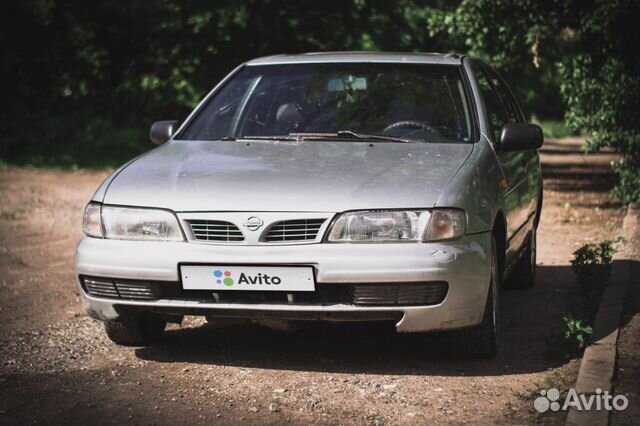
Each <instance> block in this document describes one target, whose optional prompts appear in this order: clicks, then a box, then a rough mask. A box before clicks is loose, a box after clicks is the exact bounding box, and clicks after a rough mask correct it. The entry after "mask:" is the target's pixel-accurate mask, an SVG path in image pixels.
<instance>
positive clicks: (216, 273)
mask: <svg viewBox="0 0 640 426" xmlns="http://www.w3.org/2000/svg"><path fill="white" fill-rule="evenodd" d="M180 275H181V276H182V288H183V289H185V290H211V291H229V290H233V291H243V290H250V291H286V292H294V291H314V290H315V281H314V277H313V268H312V267H311V266H283V267H272V266H269V267H262V266H216V265H211V266H209V265H207V266H203V265H181V266H180Z"/></svg>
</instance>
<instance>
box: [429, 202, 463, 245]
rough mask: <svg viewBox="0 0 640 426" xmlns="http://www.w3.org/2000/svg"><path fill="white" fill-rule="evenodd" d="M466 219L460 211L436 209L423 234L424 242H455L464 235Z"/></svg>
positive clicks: (432, 212)
mask: <svg viewBox="0 0 640 426" xmlns="http://www.w3.org/2000/svg"><path fill="white" fill-rule="evenodd" d="M466 224H467V217H466V215H465V213H464V212H463V211H462V210H455V209H436V210H432V211H431V220H430V221H429V226H428V227H427V232H425V235H424V240H425V241H443V240H455V239H456V238H460V237H461V236H463V235H464V231H465V228H466Z"/></svg>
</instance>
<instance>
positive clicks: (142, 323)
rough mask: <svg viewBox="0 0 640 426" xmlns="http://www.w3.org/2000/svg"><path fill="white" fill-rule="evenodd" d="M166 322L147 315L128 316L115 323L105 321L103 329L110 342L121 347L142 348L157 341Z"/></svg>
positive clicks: (155, 316)
mask: <svg viewBox="0 0 640 426" xmlns="http://www.w3.org/2000/svg"><path fill="white" fill-rule="evenodd" d="M166 325H167V321H166V320H164V319H162V318H160V317H158V316H157V315H153V314H148V313H136V314H128V315H125V316H123V317H122V318H120V319H118V320H117V321H105V323H104V329H105V331H106V332H107V336H109V339H111V341H112V342H114V343H116V344H118V345H123V346H142V345H147V344H149V343H152V342H154V341H156V340H158V339H159V338H160V337H161V336H162V333H163V331H164V328H165V327H166Z"/></svg>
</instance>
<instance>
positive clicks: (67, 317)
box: [0, 139, 624, 425]
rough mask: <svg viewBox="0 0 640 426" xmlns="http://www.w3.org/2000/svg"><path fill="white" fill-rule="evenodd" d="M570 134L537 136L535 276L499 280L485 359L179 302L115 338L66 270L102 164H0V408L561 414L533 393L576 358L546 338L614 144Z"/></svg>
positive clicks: (203, 413) (592, 222)
mask: <svg viewBox="0 0 640 426" xmlns="http://www.w3.org/2000/svg"><path fill="white" fill-rule="evenodd" d="M580 143H581V140H579V139H566V140H562V141H549V142H548V143H547V144H546V145H545V150H544V153H543V163H544V164H543V169H544V176H545V188H546V192H545V207H544V210H543V217H542V221H541V226H540V230H539V232H540V233H539V237H538V238H539V239H538V241H539V250H540V253H539V270H538V281H537V284H536V287H535V288H534V289H532V290H527V291H504V292H502V293H501V298H502V299H501V305H502V312H501V319H500V320H501V338H502V342H501V349H500V354H499V355H498V356H497V357H496V358H494V359H491V360H485V361H468V360H467V361H465V360H456V359H453V358H451V357H450V355H449V353H448V350H447V345H446V339H445V336H443V335H438V334H435V335H428V336H425V335H397V334H394V333H393V331H392V330H391V329H389V328H387V327H384V326H375V327H374V326H362V325H348V326H346V325H343V326H335V325H333V326H329V325H322V324H319V325H313V326H311V327H308V328H305V329H304V330H302V331H298V332H288V333H287V332H278V331H273V330H271V329H267V328H263V327H260V326H257V325H252V324H243V323H237V322H236V323H228V324H222V323H216V324H206V323H205V322H204V321H203V320H201V319H199V318H191V317H190V318H187V319H186V320H185V322H184V323H183V325H182V326H181V327H178V326H173V327H171V329H170V330H169V331H168V332H167V338H166V339H165V340H164V341H163V342H161V343H160V344H158V345H155V346H150V347H141V348H123V347H117V346H114V345H113V344H111V343H110V341H108V339H107V338H106V337H105V335H104V333H103V330H102V327H101V324H100V323H99V322H97V321H94V320H92V319H90V318H88V317H87V316H86V314H85V313H84V311H83V310H82V306H81V304H80V300H79V295H78V290H77V289H76V284H75V280H74V250H75V245H76V243H77V241H78V240H79V239H80V236H81V231H80V228H81V215H82V208H83V206H84V204H85V203H86V202H87V201H88V199H89V198H90V196H91V194H92V192H93V191H94V190H95V188H96V187H97V186H98V184H99V183H100V182H101V181H102V179H104V178H105V177H106V175H107V173H105V172H84V171H83V172H58V171H43V170H28V169H8V170H5V171H0V320H1V321H2V324H3V325H2V327H1V328H0V424H11V425H13V424H56V425H57V424H98V425H102V424H104V425H107V424H123V423H127V424H139V425H173V424H203V425H204V424H207V425H210V424H238V423H242V424H273V425H280V424H285V423H287V424H320V425H334V424H335V425H337V424H343V425H396V424H398V425H411V424H419V423H420V424H424V423H429V424H461V423H471V424H478V423H487V424H504V423H509V424H513V423H520V424H523V423H543V424H554V425H555V424H561V423H562V422H563V419H564V415H563V413H553V412H549V413H547V414H545V415H536V414H535V411H534V410H533V404H532V399H533V398H534V397H535V396H536V395H535V394H536V390H537V389H539V388H545V387H548V385H549V384H554V385H557V386H571V384H572V383H573V382H574V380H575V375H576V372H577V368H578V365H579V360H576V359H567V358H564V357H559V356H557V354H554V353H553V350H550V348H549V346H548V345H547V343H546V342H547V341H548V340H549V338H550V336H552V335H553V334H554V333H555V332H557V330H558V327H559V326H560V324H561V318H562V315H563V314H564V313H565V312H567V310H568V309H570V307H571V303H572V295H574V294H576V292H577V291H578V288H577V284H576V283H575V280H574V278H573V275H572V273H571V271H570V268H569V259H570V258H571V253H572V251H573V250H575V248H576V247H577V246H578V245H581V244H583V243H585V242H588V241H599V240H602V239H606V238H611V237H615V236H617V235H618V234H619V232H620V224H621V220H622V217H623V214H624V210H623V209H621V207H620V206H619V205H618V204H617V203H616V202H615V200H614V199H612V198H611V197H610V196H609V195H608V192H607V191H608V189H609V188H610V187H611V185H612V176H611V172H610V169H609V162H610V161H611V160H612V159H614V158H615V156H613V155H611V154H599V155H593V156H589V157H585V156H584V155H582V154H581V153H580V152H579V145H580ZM532 395H533V397H532Z"/></svg>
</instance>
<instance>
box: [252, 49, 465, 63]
mask: <svg viewBox="0 0 640 426" xmlns="http://www.w3.org/2000/svg"><path fill="white" fill-rule="evenodd" d="M340 62H379V63H412V64H441V65H460V64H462V56H459V55H457V54H443V53H411V52H312V53H301V54H297V55H273V56H265V57H262V58H256V59H253V60H251V61H248V62H247V63H246V65H249V66H254V65H281V64H310V63H313V64H317V63H340Z"/></svg>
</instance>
